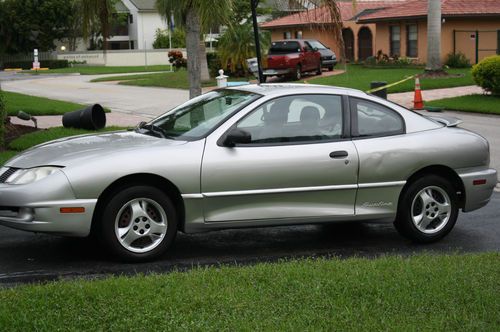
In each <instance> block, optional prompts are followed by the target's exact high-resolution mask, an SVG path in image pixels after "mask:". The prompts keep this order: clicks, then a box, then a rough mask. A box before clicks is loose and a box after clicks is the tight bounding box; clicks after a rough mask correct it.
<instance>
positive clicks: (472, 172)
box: [457, 168, 498, 212]
mask: <svg viewBox="0 0 500 332" xmlns="http://www.w3.org/2000/svg"><path fill="white" fill-rule="evenodd" d="M457 173H458V175H459V176H460V178H461V179H462V182H463V184H464V188H465V205H464V208H463V211H464V212H470V211H474V210H477V209H479V208H481V207H483V206H485V205H486V204H488V202H489V201H490V199H491V195H492V194H493V190H494V189H495V186H496V185H497V182H498V179H497V171H496V170H494V169H491V168H482V169H464V170H457ZM475 181H479V183H474V182H475ZM483 182H484V183H483Z"/></svg>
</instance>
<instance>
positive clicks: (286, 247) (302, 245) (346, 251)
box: [0, 192, 500, 286]
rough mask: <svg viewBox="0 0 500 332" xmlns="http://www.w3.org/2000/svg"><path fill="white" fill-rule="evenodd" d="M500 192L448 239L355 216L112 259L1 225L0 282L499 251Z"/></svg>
mask: <svg viewBox="0 0 500 332" xmlns="http://www.w3.org/2000/svg"><path fill="white" fill-rule="evenodd" d="M499 212H500V193H498V192H495V193H494V195H493V198H492V201H491V202H490V203H489V204H488V205H487V206H486V207H484V208H482V209H480V210H477V211H474V212H471V213H461V214H460V216H459V219H458V221H457V224H456V226H455V228H454V229H453V231H452V232H451V233H450V234H449V235H448V236H447V237H446V238H444V239H443V240H441V241H439V242H437V243H434V244H430V245H417V244H413V243H411V242H410V241H407V240H405V239H403V238H402V237H400V236H399V235H398V233H397V232H396V231H395V230H394V228H393V226H392V224H391V223H372V224H370V223H352V224H347V223H346V224H331V225H312V226H311V225H309V226H294V227H272V228H255V229H243V230H226V231H217V232H210V233H202V234H193V235H186V234H179V235H178V237H177V239H176V242H175V243H174V245H173V247H172V248H171V250H170V251H169V252H168V253H167V254H166V255H165V256H164V257H162V258H160V259H159V260H157V261H156V262H151V263H144V264H124V263H119V262H115V261H113V260H111V259H110V258H109V257H107V256H106V255H104V254H102V253H101V252H100V251H99V247H98V246H96V245H95V244H94V243H92V242H91V241H89V240H86V239H73V238H61V237H54V236H49V235H43V234H32V233H25V232H21V231H16V230H12V229H9V228H5V227H3V226H0V285H4V286H8V285H13V284H17V283H25V282H37V281H46V280H57V279H66V278H75V277H85V278H94V277H103V276H107V275H110V274H113V275H121V274H124V275H133V274H136V273H152V272H168V271H172V270H185V269H189V268H191V267H193V266H199V265H201V266H207V265H215V266H216V265H219V264H253V263H255V262H263V261H264V262H266V261H276V260H279V259H283V258H299V257H318V256H326V257H331V256H339V257H344V258H345V257H352V256H360V257H377V256H380V255H386V254H389V255H396V254H400V255H411V254H413V253H422V252H431V253H457V252H486V251H496V252H498V251H500V217H499V215H500V213H499Z"/></svg>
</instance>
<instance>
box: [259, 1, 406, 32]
mask: <svg viewBox="0 0 500 332" xmlns="http://www.w3.org/2000/svg"><path fill="white" fill-rule="evenodd" d="M402 2H404V0H387V1H362V0H361V1H357V4H356V6H355V7H353V5H352V2H351V1H342V2H340V1H339V2H338V6H339V9H340V14H341V16H342V20H343V21H349V20H351V19H352V18H353V17H354V16H355V15H359V14H360V13H362V12H364V11H368V10H373V9H381V8H387V7H391V6H394V5H397V4H401V3H402ZM329 22H331V19H330V12H329V10H328V8H326V7H320V8H317V9H312V10H309V11H307V12H300V13H296V14H292V15H288V16H284V17H281V18H278V19H276V20H272V21H269V22H266V23H263V24H261V25H260V26H261V27H262V28H264V29H270V28H275V27H284V26H294V25H308V24H318V23H329Z"/></svg>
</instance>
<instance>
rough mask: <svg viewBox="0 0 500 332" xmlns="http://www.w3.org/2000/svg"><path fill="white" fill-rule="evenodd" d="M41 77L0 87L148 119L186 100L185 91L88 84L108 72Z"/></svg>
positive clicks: (3, 84)
mask: <svg viewBox="0 0 500 332" xmlns="http://www.w3.org/2000/svg"><path fill="white" fill-rule="evenodd" d="M19 75H26V74H18V75H16V77H17V76H19ZM43 75H45V74H43ZM41 76H42V75H40V76H37V77H36V78H31V79H29V78H28V79H26V78H24V79H21V80H19V79H15V80H14V79H10V80H4V81H3V82H2V89H3V90H5V91H11V92H18V93H24V94H27V95H32V96H39V97H46V98H51V99H59V100H66V101H71V102H75V103H80V104H95V103H99V104H101V105H103V106H105V107H108V108H110V109H111V110H112V111H118V112H124V113H133V114H135V115H137V116H143V115H144V116H146V117H149V118H151V117H154V116H157V115H160V114H162V113H164V112H165V111H167V110H169V109H171V108H173V107H175V106H177V105H179V104H181V103H183V102H185V101H186V100H188V99H189V92H188V91H187V90H179V89H165V88H145V87H135V86H126V85H118V84H113V83H90V80H92V79H95V78H98V77H101V76H110V75H100V76H95V75H92V76H90V75H81V76H80V75H77V76H74V75H64V76H50V77H41ZM113 76H116V75H113ZM0 78H1V77H0Z"/></svg>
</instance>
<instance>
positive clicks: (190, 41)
mask: <svg viewBox="0 0 500 332" xmlns="http://www.w3.org/2000/svg"><path fill="white" fill-rule="evenodd" d="M200 33H201V26H200V17H199V16H198V14H197V13H196V10H195V9H194V8H189V9H188V11H187V14H186V52H187V70H188V78H189V98H194V97H197V96H199V95H201V68H200V64H201V61H200V60H201V59H200V54H201V48H200Z"/></svg>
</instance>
